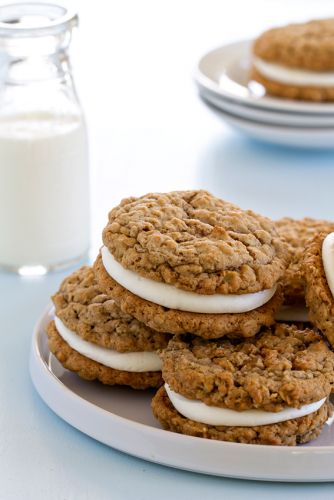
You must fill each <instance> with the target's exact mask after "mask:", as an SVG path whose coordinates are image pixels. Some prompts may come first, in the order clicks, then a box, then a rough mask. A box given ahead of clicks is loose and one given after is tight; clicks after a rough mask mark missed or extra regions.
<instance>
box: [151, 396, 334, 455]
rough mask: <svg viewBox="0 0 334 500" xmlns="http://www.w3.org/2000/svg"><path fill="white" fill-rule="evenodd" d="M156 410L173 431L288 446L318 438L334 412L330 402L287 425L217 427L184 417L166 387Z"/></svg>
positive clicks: (156, 401) (156, 415)
mask: <svg viewBox="0 0 334 500" xmlns="http://www.w3.org/2000/svg"><path fill="white" fill-rule="evenodd" d="M152 410H153V413H154V416H155V417H156V419H157V420H159V422H160V423H161V425H162V427H163V428H164V429H166V430H170V431H172V432H178V433H181V434H188V435H190V436H196V437H201V438H206V439H217V440H220V441H233V442H236V443H247V444H266V445H285V446H294V445H297V444H301V443H307V442H308V441H311V440H312V439H315V438H316V437H318V436H319V434H320V432H321V430H322V428H323V426H324V425H325V423H326V421H327V419H328V418H329V417H330V416H331V414H332V412H333V409H332V404H331V403H330V402H329V401H328V400H327V401H326V402H325V403H324V404H323V405H322V406H321V407H320V408H319V410H318V411H316V412H314V413H311V414H310V415H306V416H304V417H300V418H295V419H292V420H287V421H285V422H280V423H276V424H271V425H260V426H256V427H232V426H229V427H228V426H213V425H207V424H202V423H199V422H195V421H194V420H190V419H188V418H185V417H184V416H182V415H181V414H180V413H179V412H178V411H177V410H176V409H175V408H174V406H173V405H172V403H171V402H170V400H169V398H168V396H167V393H166V391H165V389H164V387H161V388H160V389H159V390H158V392H157V394H156V395H155V396H154V398H153V401H152Z"/></svg>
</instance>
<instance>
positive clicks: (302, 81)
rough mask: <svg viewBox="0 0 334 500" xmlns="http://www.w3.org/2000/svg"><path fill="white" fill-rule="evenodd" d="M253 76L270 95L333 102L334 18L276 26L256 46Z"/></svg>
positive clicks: (261, 36)
mask: <svg viewBox="0 0 334 500" xmlns="http://www.w3.org/2000/svg"><path fill="white" fill-rule="evenodd" d="M253 54H254V59H253V67H252V70H251V79H253V80H255V81H257V82H259V83H261V84H262V85H263V86H264V88H265V89H266V91H267V92H268V93H269V94H272V95H275V96H278V97H285V98H289V99H304V100H310V101H333V100H334V85H333V83H332V80H331V79H330V78H329V77H330V72H333V71H334V62H333V54H334V19H317V20H313V21H309V22H306V23H300V24H290V25H288V26H283V27H278V28H273V29H270V30H268V31H266V32H265V33H263V34H262V35H260V36H259V37H258V38H257V39H256V40H255V42H254V45H253Z"/></svg>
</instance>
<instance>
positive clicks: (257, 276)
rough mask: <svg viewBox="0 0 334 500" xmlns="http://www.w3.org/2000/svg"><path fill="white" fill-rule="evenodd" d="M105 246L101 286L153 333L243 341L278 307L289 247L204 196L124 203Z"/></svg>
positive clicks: (253, 217) (258, 220) (259, 223)
mask: <svg viewBox="0 0 334 500" xmlns="http://www.w3.org/2000/svg"><path fill="white" fill-rule="evenodd" d="M103 242H104V246H103V247H102V249H101V254H100V256H99V257H98V258H97V260H96V262H95V265H94V268H95V273H96V277H97V280H98V282H99V286H100V287H101V289H102V290H104V291H105V293H107V294H109V295H110V296H111V297H113V298H114V299H115V301H116V302H117V303H118V305H119V306H120V307H121V309H122V311H124V312H126V313H128V314H131V315H132V316H134V317H135V318H137V319H138V320H139V321H142V322H143V323H145V324H146V325H149V326H150V327H151V328H153V329H155V330H157V331H166V330H167V331H168V332H171V333H175V334H180V333H188V332H190V333H194V334H196V335H199V336H201V337H203V338H218V337H222V336H224V335H227V334H228V335H232V336H233V335H237V336H241V337H249V336H253V335H255V334H256V333H257V332H258V331H259V329H260V328H261V326H263V325H270V324H272V323H273V317H274V314H275V312H276V311H277V310H278V308H279V306H280V304H281V301H282V293H281V289H280V287H279V286H278V281H279V279H280V278H281V277H282V275H283V273H284V270H285V267H286V260H287V248H286V244H285V243H283V242H282V241H281V239H280V238H279V236H278V233H277V231H276V228H275V225H274V223H273V222H271V221H270V220H268V219H267V218H265V217H262V216H260V215H257V214H255V213H253V212H251V211H249V210H248V211H245V210H241V209H240V208H239V207H237V206H236V205H233V204H231V203H228V202H226V201H223V200H220V199H218V198H216V197H214V196H213V195H211V194H210V193H208V192H206V191H179V192H171V193H166V194H162V193H154V194H147V195H145V196H142V197H141V198H127V199H125V200H123V201H122V202H121V203H120V205H118V206H117V207H115V208H114V209H113V210H111V212H110V213H109V222H108V224H107V226H106V228H105V229H104V231H103Z"/></svg>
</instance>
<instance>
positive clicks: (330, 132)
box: [207, 104, 334, 149]
mask: <svg viewBox="0 0 334 500" xmlns="http://www.w3.org/2000/svg"><path fill="white" fill-rule="evenodd" d="M207 105H208V107H209V109H210V110H211V111H213V113H214V114H215V115H216V116H217V117H218V118H219V119H221V120H223V121H224V122H225V123H228V124H229V125H230V126H231V127H233V128H235V129H236V130H238V131H239V132H242V133H244V134H246V135H248V136H250V137H252V138H253V139H258V140H260V141H264V142H268V143H271V144H279V145H280V146H292V147H298V148H307V149H333V148H334V127H328V128H326V127H313V128H312V127H307V128H305V127H286V126H280V125H271V124H269V123H262V122H257V121H253V120H247V119H246V118H241V117H239V116H236V115H233V114H232V113H227V112H225V111H222V110H220V109H218V108H216V107H215V106H211V105H210V104H207Z"/></svg>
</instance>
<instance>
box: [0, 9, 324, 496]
mask: <svg viewBox="0 0 334 500" xmlns="http://www.w3.org/2000/svg"><path fill="white" fill-rule="evenodd" d="M158 4H159V5H158ZM316 4H317V5H316V6H315V2H309V1H307V0H305V1H303V2H301V1H299V0H295V2H289V4H288V3H287V2H284V1H278V0H277V1H274V0H270V1H268V0H263V1H257V0H256V1H253V2H247V1H246V0H245V1H243V0H234V1H233V2H221V1H218V0H208V1H204V0H199V1H198V2H193V3H191V2H176V0H172V1H170V2H168V3H163V4H162V3H161V2H153V0H144V1H143V2H135V1H132V0H125V1H124V2H117V3H116V2H110V3H109V2H108V4H106V2H102V0H95V2H94V3H92V2H87V3H85V4H84V3H82V5H81V6H80V14H81V26H80V31H79V34H78V36H77V40H76V46H75V47H74V48H73V57H74V56H75V57H74V59H75V64H74V70H75V76H76V81H77V87H78V89H79V94H80V96H81V100H82V102H83V105H84V108H85V111H86V115H87V122H88V127H89V138H90V147H91V184H92V205H91V206H92V237H91V241H92V249H91V257H90V258H91V259H93V258H94V256H95V255H96V252H97V249H98V247H99V245H100V243H101V230H102V228H103V226H104V224H105V222H106V217H107V212H108V210H109V209H110V208H111V207H112V206H113V205H114V204H116V203H117V202H118V201H119V200H120V198H122V197H124V196H129V195H137V194H144V193H145V192H149V191H168V190H172V189H192V188H206V189H209V190H211V191H212V192H214V193H215V194H217V195H218V196H221V197H223V198H225V199H228V200H230V201H232V202H236V203H238V204H239V205H241V206H242V207H244V208H252V209H254V210H255V211H258V212H261V213H263V214H265V215H268V216H271V217H274V218H275V217H281V216H284V215H291V216H293V217H303V216H306V215H309V216H313V217H326V218H331V219H334V203H333V186H334V153H333V152H311V151H306V150H297V149H291V148H282V147H277V146H270V145H264V144H261V143H259V142H254V141H251V140H250V139H247V138H245V137H243V136H241V135H239V134H237V133H236V132H234V131H233V130H230V129H229V128H228V127H226V126H224V125H223V124H222V123H220V122H219V121H217V119H216V118H215V117H214V116H212V115H211V114H210V112H209V111H208V110H207V109H206V108H205V106H204V105H203V104H202V103H201V102H200V101H199V99H198V97H197V93H196V90H195V88H194V85H193V82H192V70H193V68H194V66H195V63H196V60H197V59H198V57H199V56H200V55H201V54H203V53H204V52H205V51H206V50H208V49H210V48H211V47H214V46H217V45H221V44H223V43H225V42H228V41H231V40H237V39H240V38H249V37H254V36H256V34H257V33H258V32H260V31H261V30H263V29H265V28H266V27H268V26H271V25H272V24H279V23H283V22H287V21H288V20H300V19H305V18H309V17H313V16H317V17H321V16H326V15H328V14H329V12H330V10H331V5H330V2H328V1H323V2H317V3H316ZM240 13H242V16H241V15H240ZM250 21H251V22H250ZM106 54H107V56H106ZM0 182H1V180H0ZM65 201H66V200H65ZM0 244H1V238H0ZM72 270H73V269H68V270H67V271H66V272H59V273H54V274H50V275H48V276H44V277H39V278H19V277H17V276H14V275H11V274H7V273H2V274H0V296H1V301H0V322H1V323H0V324H1V340H2V345H1V349H0V436H1V437H0V500H11V499H15V500H30V499H31V500H53V499H54V500H72V499H73V500H74V499H75V500H77V499H79V500H85V499H87V500H95V499H96V500H104V499H115V500H118V499H120V500H127V499H136V500H139V499H167V498H168V499H170V498H173V499H188V498H189V499H190V498H191V499H193V500H195V499H200V498H203V497H205V498H210V499H216V498H217V499H218V498H229V499H237V498H249V499H252V498H257V499H261V498H265V499H268V498H270V499H276V498H277V499H281V498H284V497H285V498H294V499H301V498H303V499H314V498H317V499H325V498H328V499H330V498H333V497H334V489H333V485H332V484H331V483H322V484H314V483H308V484H306V483H305V484H292V483H290V484H285V483H265V482H257V481H254V482H253V481H242V480H237V479H226V478H218V477H210V476H204V475H200V474H194V473H190V472H184V471H180V470H175V469H171V468H167V467H163V466H159V465H156V464H152V463H148V462H145V461H143V460H139V459H136V458H133V457H130V456H127V455H125V454H123V453H120V452H118V451H116V450H113V449H111V448H109V447H107V446H104V445H102V444H100V443H98V442H96V441H94V440H93V439H91V438H89V437H88V436H86V435H84V434H82V433H80V432H79V431H77V430H76V429H73V428H72V427H70V426H69V425H68V424H67V423H65V422H63V421H62V420H61V419H60V418H58V417H57V416H56V415H55V414H54V413H53V412H52V411H51V410H49V408H48V407H47V406H46V405H45V404H44V403H43V402H42V400H41V399H40V398H39V396H38V395H37V393H36V392H35V390H34V388H33V386H32V383H31V381H30V378H29V372H28V359H29V350H30V343H31V334H32V329H33V325H34V323H35V322H36V320H37V319H38V317H39V316H40V314H41V312H42V311H43V309H44V307H45V306H46V304H47V303H48V302H49V297H50V295H51V294H52V293H53V292H54V291H55V290H56V289H57V287H58V286H59V284H60V282H61V280H62V279H63V278H64V277H65V276H66V275H67V274H68V273H70V272H71V271H72Z"/></svg>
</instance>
